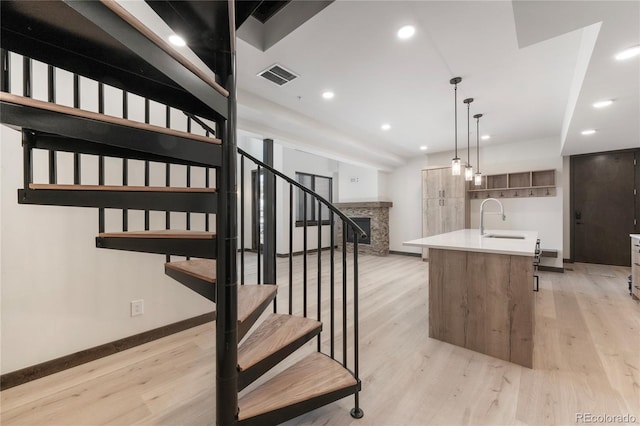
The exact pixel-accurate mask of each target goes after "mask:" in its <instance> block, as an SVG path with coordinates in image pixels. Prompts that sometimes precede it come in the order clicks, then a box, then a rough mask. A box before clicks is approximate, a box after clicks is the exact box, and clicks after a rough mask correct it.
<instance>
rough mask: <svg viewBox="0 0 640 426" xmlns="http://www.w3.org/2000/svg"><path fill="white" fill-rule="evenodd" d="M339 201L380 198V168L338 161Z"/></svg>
mask: <svg viewBox="0 0 640 426" xmlns="http://www.w3.org/2000/svg"><path fill="white" fill-rule="evenodd" d="M338 194H339V195H340V198H339V202H349V201H372V200H377V199H378V170H376V169H372V168H367V167H361V166H355V165H353V164H347V163H343V162H340V163H338Z"/></svg>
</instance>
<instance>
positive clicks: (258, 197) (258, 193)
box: [255, 166, 262, 284]
mask: <svg viewBox="0 0 640 426" xmlns="http://www.w3.org/2000/svg"><path fill="white" fill-rule="evenodd" d="M260 173H262V167H260V166H258V171H257V173H256V193H257V195H258V196H257V199H256V206H255V214H256V244H257V245H258V271H257V274H258V284H262V282H261V280H260V266H261V265H260V251H261V250H260V249H261V247H260V212H261V210H262V209H261V208H260V199H261V198H262V188H260Z"/></svg>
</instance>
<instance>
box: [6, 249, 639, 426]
mask: <svg viewBox="0 0 640 426" xmlns="http://www.w3.org/2000/svg"><path fill="white" fill-rule="evenodd" d="M246 256H247V257H246V262H247V264H246V270H247V271H248V274H247V278H246V281H247V282H251V280H250V277H249V276H250V275H251V274H253V276H254V277H255V255H254V254H247V255H246ZM325 257H328V256H325ZM277 262H278V263H277V272H278V276H277V280H278V283H279V290H278V295H277V300H278V306H280V307H283V306H287V304H288V294H289V289H288V263H287V260H286V259H280V258H278V260H277ZM322 266H323V271H322V282H323V293H322V310H323V312H322V320H323V322H324V328H325V331H326V330H327V328H328V327H329V325H328V322H326V321H327V319H328V318H329V314H328V294H329V291H328V288H327V287H326V286H328V282H329V280H328V276H329V275H328V270H329V269H328V267H327V263H326V259H325V258H324V257H323V265H322ZM573 268H574V270H573V271H566V272H565V273H564V274H559V273H553V272H540V292H539V293H535V294H534V297H535V299H536V308H537V307H538V306H544V307H545V308H544V309H543V310H542V312H541V311H540V310H538V309H536V312H535V335H534V342H535V345H534V366H533V369H528V368H525V367H520V366H518V365H515V364H512V363H510V362H507V361H502V360H498V359H495V358H492V357H489V356H487V355H482V354H478V353H476V352H473V351H470V350H467V349H464V348H459V347H456V346H453V345H450V344H448V343H445V342H441V341H438V340H435V339H431V338H429V331H428V330H429V324H428V301H429V294H428V291H429V290H428V281H427V276H428V272H429V264H428V263H426V262H422V261H421V260H420V259H419V258H413V257H407V256H397V255H390V256H388V257H384V258H380V257H375V256H371V255H361V256H360V271H361V276H360V319H361V323H360V355H361V358H360V378H361V380H362V382H363V383H362V392H361V393H360V404H361V406H362V408H363V409H364V410H365V417H364V418H362V419H360V420H354V419H352V418H351V417H350V416H349V410H350V409H351V408H353V398H345V399H343V400H340V401H337V402H335V403H332V404H330V405H328V406H326V407H323V408H320V409H318V410H316V411H314V412H311V413H308V414H305V415H303V416H300V417H298V418H296V419H293V420H291V421H289V422H286V423H285V425H286V426H297V425H305V426H307V425H318V426H319V425H353V426H368V425H375V426H378V425H458V424H466V425H496V426H501V425H566V424H575V423H576V417H575V416H576V413H577V412H591V413H594V414H595V413H607V414H610V415H618V414H620V415H624V414H627V413H628V414H630V415H635V416H636V418H638V419H639V421H640V387H639V386H638V383H640V365H638V364H639V363H640V360H639V359H638V352H637V351H634V348H636V347H637V345H639V344H640V303H639V302H636V301H633V300H632V299H631V298H630V297H629V296H628V292H627V288H626V276H628V275H629V273H630V272H629V268H624V267H609V266H604V267H602V268H591V269H590V270H591V272H594V271H595V272H597V274H595V273H592V274H589V273H588V271H587V268H586V267H585V266H584V265H583V264H573ZM316 273H317V269H316V266H315V262H308V276H309V277H310V279H309V289H310V291H309V295H310V296H312V297H311V301H312V302H313V303H316V301H315V292H314V291H313V290H315V274H316ZM336 274H337V276H338V277H341V275H340V274H341V265H337V268H336ZM301 277H302V256H296V257H294V282H295V285H294V287H293V294H294V299H295V303H294V311H295V312H301V310H302V306H301V303H299V299H298V298H299V296H300V295H301V294H302V286H301ZM254 279H255V278H254ZM335 286H336V290H337V291H338V292H339V291H340V288H341V282H340V280H338V281H337V282H336V284H335ZM348 302H349V304H351V303H352V299H351V295H350V294H349V298H348ZM313 312H315V311H313ZM337 320H338V324H340V322H339V321H340V318H339V317H338V318H337ZM323 335H324V333H323ZM571 336H574V337H571ZM338 340H340V339H338ZM315 345H316V342H315V340H314V341H312V342H310V343H308V344H307V345H305V347H304V348H302V349H300V350H299V351H297V352H300V351H302V350H309V351H314V350H315ZM180 347H182V348H184V349H185V351H184V352H181V353H180V355H178V354H177V353H176V352H172V351H174V350H175V349H177V348H180ZM328 347H329V346H328V341H327V340H326V339H325V338H323V348H324V349H327V350H328ZM341 350H342V349H341V346H340V342H339V341H338V344H337V345H336V351H337V352H338V353H341ZM297 352H296V353H294V354H292V355H291V357H290V358H291V359H287V360H285V361H284V362H283V366H289V365H292V364H293V363H295V362H296V361H297V360H299V359H300V358H298V356H299V354H298V353H297ZM350 353H351V352H350ZM174 358H175V359H176V361H177V362H174ZM279 367H280V365H279V366H278V367H276V368H274V369H273V371H270V372H269V373H267V375H266V376H268V377H273V376H274V375H275V374H277V372H278V371H276V370H277V368H279ZM149 373H150V374H149ZM151 376H153V377H152V378H151V380H148V381H146V380H145V378H149V377H151ZM199 376H201V377H204V378H203V379H202V378H200V379H199V378H198V377H199ZM214 376H215V327H214V325H213V324H205V325H202V326H199V327H197V328H194V329H192V330H187V331H184V332H182V333H180V334H179V335H174V336H169V337H166V338H163V339H160V340H158V341H155V342H151V343H148V344H145V345H142V346H139V347H136V348H133V349H130V350H127V351H123V352H120V353H118V354H116V355H113V356H110V357H107V358H103V359H100V360H96V361H93V362H91V363H88V364H85V365H82V366H78V367H75V368H73V369H70V370H66V371H64V372H61V373H57V374H55V375H52V376H49V377H45V378H43V379H39V380H36V381H34V382H30V383H27V384H24V385H20V386H17V387H14V388H11V389H7V390H5V391H2V392H0V399H1V405H0V422H1V423H2V425H3V426H5V425H7V426H12V425H25V424H34V425H35V424H47V425H49V424H55V425H56V426H76V425H80V424H82V425H95V424H99V423H100V421H104V422H106V421H111V424H144V425H194V426H195V425H197V426H201V425H213V424H214V423H215V380H214V379H213V377H214ZM265 378H267V377H265ZM145 381H146V383H143V382H145ZM118 382H120V384H119V385H117V383H118ZM132 383H135V385H134V386H132V385H131V384H132ZM260 383H262V382H256V383H254V384H252V385H251V387H249V388H247V389H246V392H251V391H252V390H253V389H254V385H256V386H257V385H259V384H260ZM83 389H95V390H96V391H95V392H81V391H82V390H83ZM109 390H111V391H112V392H116V393H117V394H118V396H119V397H121V398H122V400H118V399H116V398H115V397H114V396H112V397H111V398H112V399H110V398H107V400H106V401H105V402H104V405H100V404H98V402H97V401H99V400H100V395H104V394H105V393H106V392H108V391H109ZM75 394H77V396H74V395H75ZM129 401H131V404H129ZM96 404H98V405H96ZM18 410H19V411H18ZM95 410H98V411H96V412H97V413H98V414H95V415H94V411H95ZM100 410H110V411H112V412H113V413H110V416H106V415H103V414H101V412H100ZM127 410H129V411H133V412H134V413H136V414H135V417H136V419H127V418H126V415H127ZM145 410H148V411H145ZM596 410H598V411H596ZM145 412H147V413H148V414H146V415H145V414H144V413H145ZM49 415H52V416H53V415H54V416H56V417H55V420H56V422H55V423H52V422H47V423H43V421H44V420H43V419H47V418H48V417H47V416H49ZM92 416H93V417H92ZM122 416H124V417H122ZM116 418H117V419H127V420H128V421H118V422H116V421H112V420H110V419H116Z"/></svg>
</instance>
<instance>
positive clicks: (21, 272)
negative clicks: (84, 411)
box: [0, 55, 214, 374]
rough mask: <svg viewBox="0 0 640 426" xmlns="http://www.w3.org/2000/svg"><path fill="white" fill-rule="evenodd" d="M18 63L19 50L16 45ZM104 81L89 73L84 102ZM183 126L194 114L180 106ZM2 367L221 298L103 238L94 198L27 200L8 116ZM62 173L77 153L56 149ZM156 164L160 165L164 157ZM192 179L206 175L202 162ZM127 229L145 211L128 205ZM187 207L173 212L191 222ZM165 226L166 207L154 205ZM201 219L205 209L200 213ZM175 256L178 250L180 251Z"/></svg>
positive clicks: (65, 77)
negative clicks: (99, 241) (106, 245)
mask: <svg viewBox="0 0 640 426" xmlns="http://www.w3.org/2000/svg"><path fill="white" fill-rule="evenodd" d="M12 63H13V64H16V65H20V64H21V61H20V59H19V58H18V57H17V56H15V55H12ZM16 68H17V69H13V70H12V72H14V74H12V82H13V83H12V90H11V91H12V92H13V93H16V94H22V89H21V87H19V86H18V84H19V83H20V82H21V74H20V73H21V70H20V67H19V66H18V67H16ZM44 72H46V67H44V66H42V64H36V66H35V67H34V85H35V87H34V89H35V94H34V95H35V96H34V97H36V98H39V99H44V100H46V90H45V88H44V83H43V82H46V75H44V74H43V73H44ZM57 77H58V78H57V85H58V90H57V91H58V97H59V99H60V101H61V102H63V103H66V104H67V105H68V104H70V103H71V96H70V93H71V86H70V84H71V78H70V74H67V73H62V72H59V73H58V76H57ZM96 87H97V84H96V83H95V82H91V81H89V80H86V79H83V82H82V105H81V106H82V108H84V109H88V110H93V111H95V110H96V109H97V90H96ZM119 93H120V92H119V91H117V90H115V89H110V90H109V89H108V90H107V93H106V96H107V99H108V102H107V112H109V113H112V114H114V115H119V114H120V112H121V111H119V110H118V108H119V106H118V105H119V104H121V97H119V96H120V95H119ZM141 105H142V102H141V99H140V98H137V97H132V99H131V102H130V116H131V117H132V118H135V119H138V120H140V119H141V118H143V117H144V115H143V114H144V113H143V112H142V111H141V110H140V108H141ZM174 112H175V113H176V114H172V116H173V124H175V128H179V129H182V130H184V128H182V126H184V125H185V123H186V119H185V118H184V116H183V115H182V114H181V113H179V112H177V111H174ZM163 114H164V109H163V107H160V106H159V105H158V104H154V106H153V108H152V122H155V123H157V124H164V115H163ZM0 132H1V133H0V137H1V138H0V139H1V140H2V143H0V219H1V220H0V235H1V236H2V238H0V253H2V257H1V258H0V291H1V294H2V297H1V301H0V308H1V315H0V320H1V321H0V322H1V325H0V327H1V328H0V333H1V335H0V338H1V341H2V348H1V360H2V365H1V367H0V370H1V372H2V374H4V373H8V372H11V371H14V370H17V369H20V368H24V367H27V366H30V365H34V364H37V363H40V362H44V361H47V360H51V359H53V358H57V357H60V356H64V355H68V354H70V353H73V352H77V351H80V350H83V349H87V348H90V347H93V346H97V345H100V344H104V343H107V342H110V341H113V340H117V339H121V338H124V337H127V336H130V335H133V334H137V333H141V332H143V331H147V330H150V329H153V328H157V327H160V326H163V325H167V324H171V323H174V322H177V321H181V320H184V319H187V318H191V317H194V316H197V315H201V314H204V313H207V312H211V311H212V310H214V304H213V303H211V302H209V301H208V300H206V299H205V298H203V297H201V296H200V295H198V294H196V293H194V292H192V291H191V290H189V289H187V288H186V287H184V286H182V285H181V284H179V283H177V282H175V281H174V280H172V279H170V278H169V277H167V276H165V275H164V261H165V259H164V256H163V255H154V254H145V253H133V252H123V251H116V250H104V249H98V248H96V247H95V236H96V235H97V232H98V212H97V209H91V208H70V207H56V206H37V205H21V204H18V203H17V189H18V188H22V181H21V180H22V149H21V134H20V132H18V131H15V130H12V129H9V128H7V127H5V126H0ZM58 156H59V159H58V167H59V170H60V180H59V182H60V183H72V180H73V178H72V170H73V166H72V155H71V154H64V153H60V154H58ZM82 158H83V163H82V165H83V170H82V179H83V180H82V182H83V183H97V158H96V157H95V156H87V155H83V156H82ZM34 162H35V167H36V169H37V171H36V173H35V180H36V182H46V180H47V176H48V174H47V173H48V172H47V154H46V153H44V152H36V155H35V156H34ZM156 166H157V167H156ZM130 171H131V177H130V182H129V183H130V184H131V185H135V184H140V183H141V182H143V176H144V174H143V168H142V162H138V161H131V162H130ZM121 173H122V172H121V161H120V160H109V161H107V162H106V183H107V184H121V176H122V174H121ZM193 173H194V174H193V185H198V184H202V183H203V182H204V171H203V169H200V170H196V169H194V172H193ZM151 179H152V182H151V184H152V185H164V165H159V164H153V165H152V168H151ZM185 180H186V178H185V172H184V167H182V166H180V167H174V168H172V184H174V185H178V184H180V183H184V181H185ZM106 216H107V230H120V228H119V226H120V223H121V215H120V213H119V212H118V211H114V210H107V215H106ZM130 217H131V221H130V226H129V229H131V230H135V229H143V223H144V222H143V213H142V212H134V211H131V212H130ZM184 222H185V214H184V213H182V214H179V213H176V214H174V215H172V224H173V225H174V226H176V227H178V226H179V225H180V224H184ZM151 224H152V226H154V225H155V226H157V227H161V228H164V212H156V213H152V215H151ZM192 224H193V229H199V227H203V224H204V215H193V216H192ZM176 259H177V258H176ZM135 299H144V303H145V313H144V315H142V316H137V317H131V316H130V302H131V301H132V300H135Z"/></svg>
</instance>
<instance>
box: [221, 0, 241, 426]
mask: <svg viewBox="0 0 640 426" xmlns="http://www.w3.org/2000/svg"><path fill="white" fill-rule="evenodd" d="M234 5H235V1H234V0H229V1H228V8H229V9H228V11H229V17H228V18H229V53H227V54H226V55H225V56H226V57H227V59H228V61H229V62H228V67H226V70H227V72H226V73H225V74H224V75H223V77H222V85H223V87H225V88H226V89H227V90H228V91H229V98H228V108H229V114H228V117H227V120H226V121H225V120H218V121H217V123H218V129H216V130H218V131H220V137H221V139H222V167H220V168H218V169H217V177H216V182H217V184H218V192H219V194H220V195H219V197H220V199H219V203H218V214H216V234H217V239H218V258H217V266H216V268H217V286H216V293H217V294H216V311H217V318H216V424H217V425H218V426H228V425H235V424H237V421H238V370H237V366H238V287H237V284H238V276H237V275H238V273H237V270H236V250H237V246H238V241H237V239H238V223H237V221H238V216H237V194H236V149H237V147H236V143H237V142H236V112H237V111H236V69H235V67H236V52H235V48H236V46H235V36H236V35H235V9H234Z"/></svg>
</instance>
